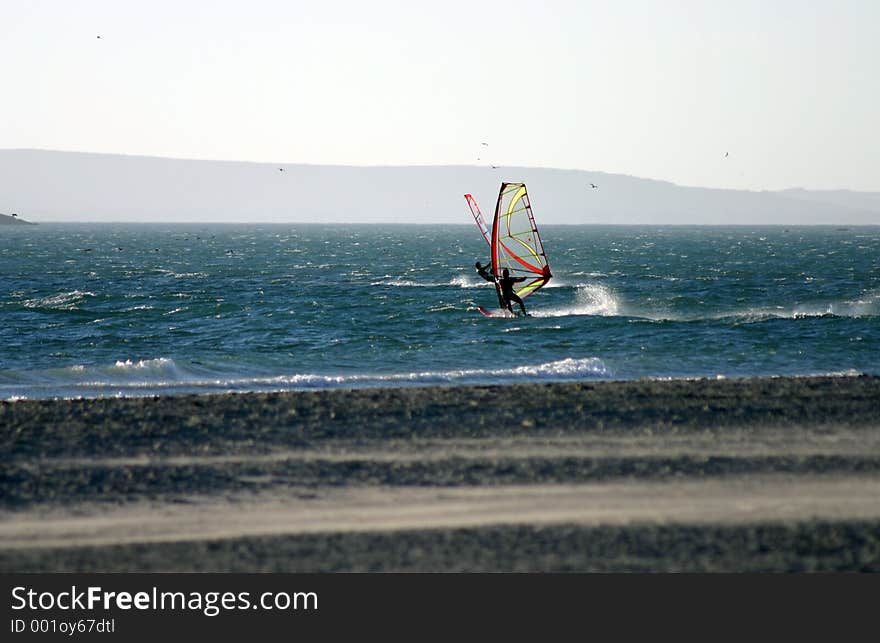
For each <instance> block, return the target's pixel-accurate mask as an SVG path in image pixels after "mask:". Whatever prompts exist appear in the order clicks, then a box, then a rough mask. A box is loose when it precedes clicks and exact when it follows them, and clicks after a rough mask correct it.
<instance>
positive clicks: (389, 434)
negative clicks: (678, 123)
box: [0, 376, 880, 572]
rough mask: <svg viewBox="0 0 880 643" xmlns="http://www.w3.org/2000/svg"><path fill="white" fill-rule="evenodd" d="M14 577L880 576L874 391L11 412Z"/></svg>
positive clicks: (145, 402) (201, 401) (732, 386)
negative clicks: (276, 574)
mask: <svg viewBox="0 0 880 643" xmlns="http://www.w3.org/2000/svg"><path fill="white" fill-rule="evenodd" d="M0 440H2V452H3V458H2V464H0V467H2V473H0V490H2V493H0V498H2V500H0V570H2V571H4V572H28V571H98V572H125V571H172V572H173V571H181V572H183V571H254V572H256V571H259V572H263V571H293V572H335V571H377V572H386V571H412V572H418V571H431V572H443V571H467V572H481V571H488V572H495V571H516V572H545V571H603V572H606V571H610V572H625V571H656V572H667V571H673V572H679V571H734V572H736V571H778V572H799V571H831V570H834V571H880V378H878V377H871V376H847V377H812V378H767V379H742V380H692V381H681V380H673V381H654V380H650V381H649V380H639V381H631V382H598V383H595V382H591V383H579V384H539V385H511V386H499V387H418V388H416V387H413V388H394V389H364V390H353V391H316V392H295V393H266V394H258V393H249V394H224V395H211V396H207V395H203V396H174V397H170V396H169V397H148V398H121V399H92V400H57V401H56V400H53V401H28V400H23V401H15V402H2V403H0Z"/></svg>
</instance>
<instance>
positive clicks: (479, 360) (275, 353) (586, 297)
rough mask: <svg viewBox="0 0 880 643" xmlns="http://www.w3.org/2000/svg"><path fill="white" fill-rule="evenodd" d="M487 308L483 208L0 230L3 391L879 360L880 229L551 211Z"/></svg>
mask: <svg viewBox="0 0 880 643" xmlns="http://www.w3.org/2000/svg"><path fill="white" fill-rule="evenodd" d="M542 233H543V236H544V243H545V247H546V250H547V255H548V259H549V262H550V266H551V269H552V271H553V274H554V279H553V281H551V283H550V284H549V285H548V286H547V287H546V288H544V289H542V290H541V291H539V292H538V293H536V294H535V295H534V296H532V297H531V298H529V299H527V300H526V304H527V306H528V308H529V312H530V313H532V316H531V317H529V318H517V319H489V318H485V317H483V316H482V315H480V314H479V313H478V312H477V310H476V307H477V306H478V305H483V306H487V307H493V306H495V305H496V298H495V293H494V289H493V287H492V285H491V284H488V283H486V282H485V281H483V280H481V279H480V278H479V277H478V276H477V275H476V273H475V272H474V270H473V264H474V261H476V260H481V261H487V260H488V248H487V246H486V245H485V242H484V241H483V239H482V238H481V236H480V234H479V232H478V230H477V229H476V227H475V226H473V225H466V224H463V225H460V226H429V225H425V226H415V225H409V226H407V225H373V226H369V225H360V226H341V225H334V226H330V225H320V224H311V225H302V224H296V225H294V224H292V225H198V224H187V225H184V224H181V225H158V224H157V225H149V224H140V225H137V224H43V225H40V226H33V227H31V226H5V227H3V228H0V399H20V398H52V397H98V396H134V395H153V394H181V393H192V392H195V393H208V392H222V391H275V390H305V389H333V388H364V387H376V386H391V387H398V386H413V385H419V386H426V385H427V386H430V385H450V384H471V385H484V384H499V383H516V382H551V381H593V380H625V379H637V378H696V377H712V378H715V377H728V378H735V377H749V376H775V375H815V374H854V373H871V374H880V227H876V226H873V227H850V228H836V227H797V226H792V227H788V228H783V227H766V228H748V227H735V226H732V227H700V226H694V227H676V226H665V227H664V226H656V227H631V226H575V227H571V226H544V227H543V228H542Z"/></svg>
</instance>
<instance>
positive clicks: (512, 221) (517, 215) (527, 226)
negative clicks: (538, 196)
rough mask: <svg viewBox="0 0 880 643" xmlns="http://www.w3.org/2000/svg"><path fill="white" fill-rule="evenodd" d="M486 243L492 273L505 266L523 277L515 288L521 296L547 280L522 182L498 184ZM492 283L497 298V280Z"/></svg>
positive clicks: (542, 251)
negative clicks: (490, 252) (490, 228)
mask: <svg viewBox="0 0 880 643" xmlns="http://www.w3.org/2000/svg"><path fill="white" fill-rule="evenodd" d="M489 246H490V247H491V249H492V272H493V273H495V274H496V275H498V276H500V275H501V272H502V271H503V270H504V268H507V269H508V270H509V271H510V274H511V275H512V276H514V277H525V278H526V280H525V281H524V282H522V283H520V284H518V285H517V287H515V288H514V292H515V293H516V294H517V295H519V297H520V298H522V299H524V298H526V297H528V296H529V295H531V294H532V293H534V292H535V291H537V290H538V289H539V288H541V287H542V286H544V285H546V284H547V282H548V281H550V278H551V276H552V275H551V274H550V266H549V264H548V263H547V255H546V253H545V252H544V243H543V242H542V241H541V235H540V234H538V226H537V225H535V217H534V215H533V214H532V205H531V203H530V201H529V194H528V191H527V190H526V184H525V183H502V184H501V190H499V192H498V202H497V203H496V204H495V218H494V219H493V220H492V236H491V238H490V240H489ZM495 287H496V289H498V290H499V292H498V296H499V298H500V296H501V292H500V287H499V286H498V283H497V282H496V284H495Z"/></svg>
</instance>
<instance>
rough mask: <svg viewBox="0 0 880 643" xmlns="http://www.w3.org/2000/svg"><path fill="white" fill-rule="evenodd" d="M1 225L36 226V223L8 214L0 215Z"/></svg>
mask: <svg viewBox="0 0 880 643" xmlns="http://www.w3.org/2000/svg"><path fill="white" fill-rule="evenodd" d="M0 225H34V223H32V222H31V221H25V220H24V219H20V218H19V217H18V215H16V216H14V217H13V216H10V215H8V214H0Z"/></svg>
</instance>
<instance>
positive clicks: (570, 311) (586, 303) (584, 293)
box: [532, 284, 620, 317]
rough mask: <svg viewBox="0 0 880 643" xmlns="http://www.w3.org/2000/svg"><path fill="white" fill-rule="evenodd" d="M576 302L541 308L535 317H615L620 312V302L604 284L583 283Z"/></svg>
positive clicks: (535, 313) (576, 295)
mask: <svg viewBox="0 0 880 643" xmlns="http://www.w3.org/2000/svg"><path fill="white" fill-rule="evenodd" d="M575 299H576V301H575V304H574V305H572V306H562V307H558V308H549V309H540V310H536V311H535V312H534V313H532V314H533V316H535V317H568V316H571V315H599V316H604V317H613V316H615V315H619V314H620V303H619V301H618V299H617V297H616V296H615V294H614V293H613V292H612V291H611V289H610V288H608V287H607V286H604V285H602V284H581V285H579V286H578V287H577V291H576V294H575Z"/></svg>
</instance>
